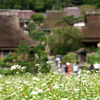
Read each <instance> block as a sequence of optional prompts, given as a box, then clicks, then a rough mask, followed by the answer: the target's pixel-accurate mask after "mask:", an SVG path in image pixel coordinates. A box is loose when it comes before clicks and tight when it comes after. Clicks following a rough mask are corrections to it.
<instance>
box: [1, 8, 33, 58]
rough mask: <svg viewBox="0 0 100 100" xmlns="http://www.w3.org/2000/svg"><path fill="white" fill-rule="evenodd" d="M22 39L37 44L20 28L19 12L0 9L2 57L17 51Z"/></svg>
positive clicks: (31, 44) (27, 42) (30, 43)
mask: <svg viewBox="0 0 100 100" xmlns="http://www.w3.org/2000/svg"><path fill="white" fill-rule="evenodd" d="M20 41H25V42H26V44H27V45H30V46H31V47H34V46H35V42H34V41H33V40H32V39H31V38H30V37H29V35H27V34H25V33H24V32H23V30H22V29H21V28H20V24H19V18H18V15H17V12H12V11H9V12H8V11H2V10H0V59H2V58H4V57H6V56H7V55H8V54H9V53H11V52H13V51H15V50H16V49H17V48H18V45H19V44H20Z"/></svg>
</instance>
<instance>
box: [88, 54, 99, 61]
mask: <svg viewBox="0 0 100 100" xmlns="http://www.w3.org/2000/svg"><path fill="white" fill-rule="evenodd" d="M87 56H88V63H95V62H98V63H100V54H98V53H91V54H88V55H87Z"/></svg>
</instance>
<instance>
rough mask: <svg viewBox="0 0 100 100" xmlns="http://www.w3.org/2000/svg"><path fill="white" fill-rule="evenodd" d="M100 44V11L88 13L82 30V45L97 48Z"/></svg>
mask: <svg viewBox="0 0 100 100" xmlns="http://www.w3.org/2000/svg"><path fill="white" fill-rule="evenodd" d="M99 42H100V11H94V10H92V11H86V14H85V26H84V27H83V28H82V43H83V44H84V45H85V46H86V47H92V46H94V47H97V44H98V43H99Z"/></svg>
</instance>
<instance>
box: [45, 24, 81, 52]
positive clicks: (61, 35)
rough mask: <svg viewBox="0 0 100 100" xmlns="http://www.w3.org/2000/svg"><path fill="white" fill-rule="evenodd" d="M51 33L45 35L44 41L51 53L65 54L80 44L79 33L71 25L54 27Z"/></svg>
mask: <svg viewBox="0 0 100 100" xmlns="http://www.w3.org/2000/svg"><path fill="white" fill-rule="evenodd" d="M52 32H53V35H47V36H46V43H47V44H48V45H49V46H50V49H51V52H52V53H53V54H66V53H67V52H69V51H73V50H77V49H78V48H79V47H80V46H81V33H80V31H79V30H78V29H77V28H74V27H72V26H68V27H62V28H54V29H53V30H52Z"/></svg>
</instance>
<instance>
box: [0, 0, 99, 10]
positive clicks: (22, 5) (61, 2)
mask: <svg viewBox="0 0 100 100" xmlns="http://www.w3.org/2000/svg"><path fill="white" fill-rule="evenodd" d="M81 5H93V6H95V7H96V8H100V2H99V0H1V1H0V9H15V8H17V9H24V10H26V9H30V10H35V11H36V12H37V11H38V12H44V11H46V10H47V9H55V10H57V9H63V8H66V7H75V6H81Z"/></svg>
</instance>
